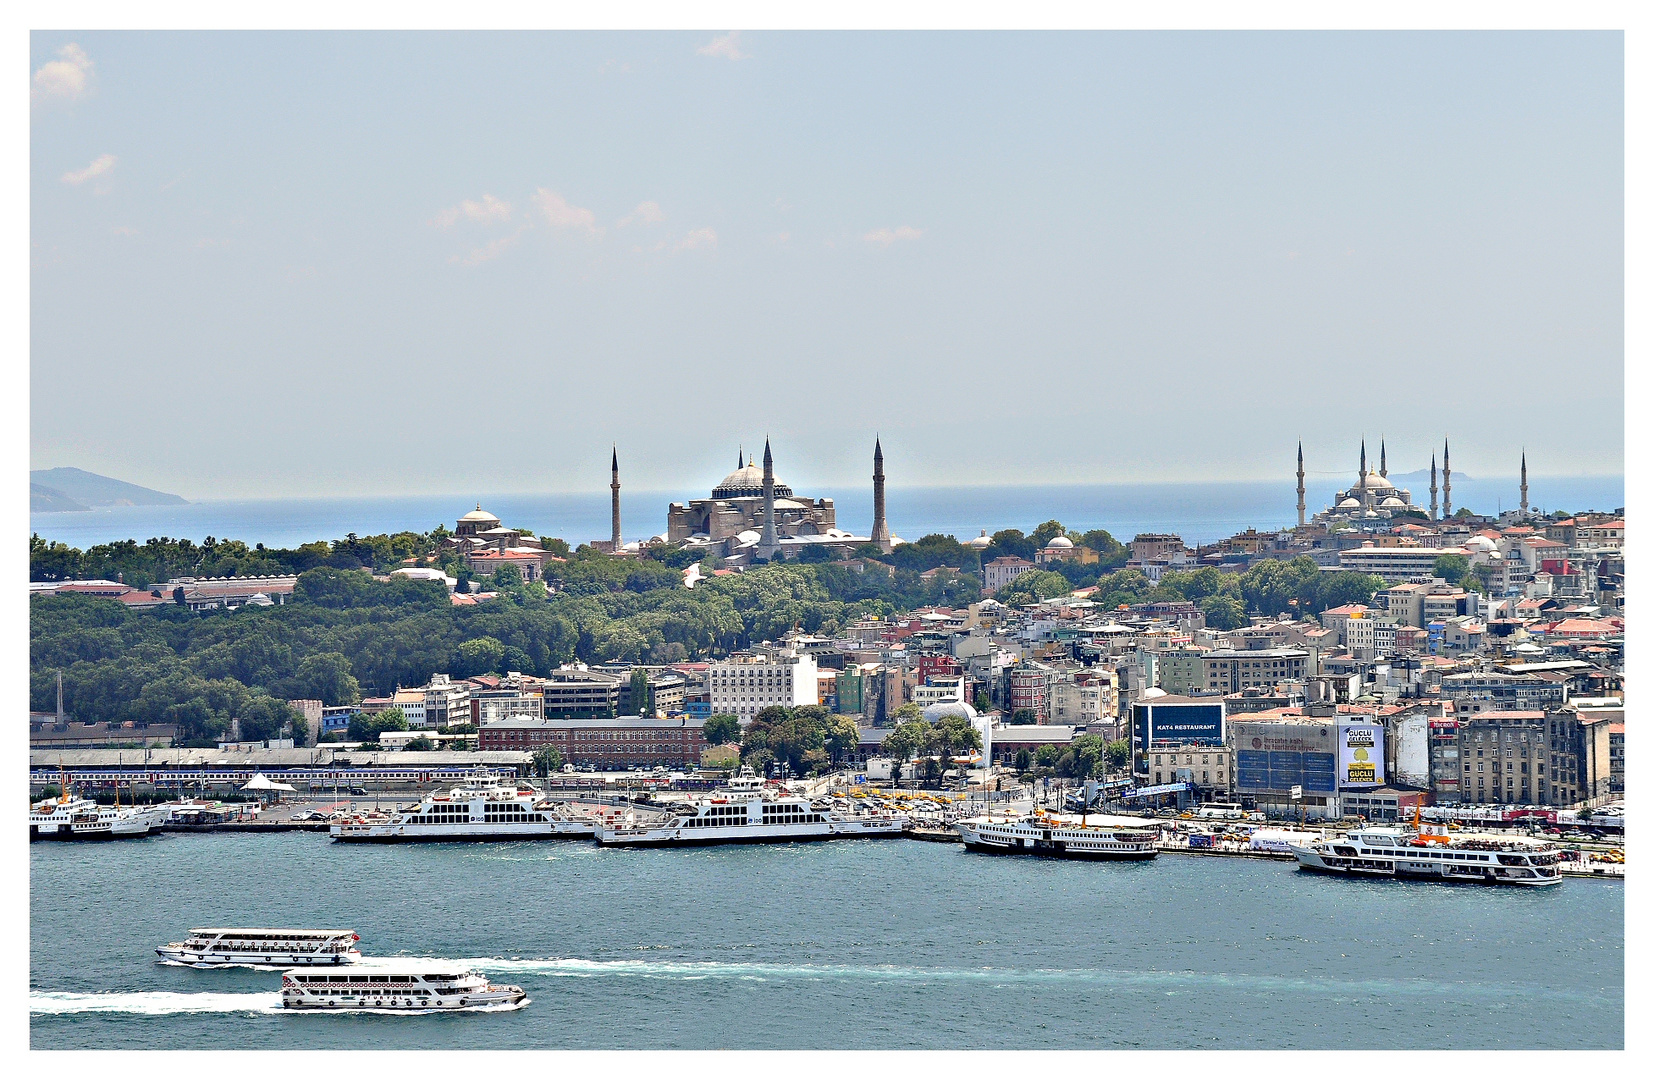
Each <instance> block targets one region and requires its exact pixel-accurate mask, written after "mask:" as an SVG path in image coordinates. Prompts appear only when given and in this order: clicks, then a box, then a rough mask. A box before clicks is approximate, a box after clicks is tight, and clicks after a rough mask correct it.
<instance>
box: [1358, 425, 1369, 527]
mask: <svg viewBox="0 0 1654 1080" xmlns="http://www.w3.org/2000/svg"><path fill="white" fill-rule="evenodd" d="M1356 486H1357V487H1359V488H1360V489H1361V512H1362V513H1363V514H1365V513H1366V512H1367V509H1368V508H1367V440H1366V439H1362V440H1361V471H1360V472H1358V473H1356Z"/></svg>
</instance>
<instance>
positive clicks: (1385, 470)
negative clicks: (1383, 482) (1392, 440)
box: [1378, 435, 1390, 478]
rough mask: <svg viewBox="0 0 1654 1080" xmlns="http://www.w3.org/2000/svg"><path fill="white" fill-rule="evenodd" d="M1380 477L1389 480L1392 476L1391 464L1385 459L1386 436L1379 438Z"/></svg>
mask: <svg viewBox="0 0 1654 1080" xmlns="http://www.w3.org/2000/svg"><path fill="white" fill-rule="evenodd" d="M1378 475H1380V476H1382V477H1385V478H1388V477H1389V475H1390V466H1389V463H1388V462H1386V461H1385V458H1384V436H1382V435H1380V436H1379V437H1378Z"/></svg>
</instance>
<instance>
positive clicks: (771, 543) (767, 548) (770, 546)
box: [758, 439, 780, 557]
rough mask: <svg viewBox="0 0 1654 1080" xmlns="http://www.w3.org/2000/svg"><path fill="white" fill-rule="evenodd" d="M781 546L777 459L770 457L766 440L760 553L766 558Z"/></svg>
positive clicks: (767, 440)
mask: <svg viewBox="0 0 1654 1080" xmlns="http://www.w3.org/2000/svg"><path fill="white" fill-rule="evenodd" d="M779 546H780V544H779V542H778V541H777V540H776V536H775V459H774V458H772V457H770V441H769V439H765V440H764V535H763V536H761V537H759V540H758V551H759V553H760V554H762V555H764V556H766V557H767V556H769V555H771V554H773V553H774V552H775V549H776V548H777V547H779Z"/></svg>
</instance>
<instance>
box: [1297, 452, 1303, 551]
mask: <svg viewBox="0 0 1654 1080" xmlns="http://www.w3.org/2000/svg"><path fill="white" fill-rule="evenodd" d="M1298 527H1299V528H1300V529H1301V528H1303V527H1304V441H1303V440H1302V439H1299V440H1298Z"/></svg>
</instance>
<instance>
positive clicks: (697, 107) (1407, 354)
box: [30, 32, 1624, 498]
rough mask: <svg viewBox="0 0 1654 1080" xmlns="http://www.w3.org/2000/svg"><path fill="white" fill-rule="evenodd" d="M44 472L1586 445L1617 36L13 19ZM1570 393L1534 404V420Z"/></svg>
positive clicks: (1619, 197)
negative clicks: (24, 69) (301, 25)
mask: <svg viewBox="0 0 1654 1080" xmlns="http://www.w3.org/2000/svg"><path fill="white" fill-rule="evenodd" d="M31 53H32V55H31V78H32V83H31V86H32V95H33V103H32V121H33V122H32V146H31V157H32V160H31V174H32V191H31V214H32V230H33V251H32V265H33V271H32V296H31V311H32V328H31V329H32V346H31V347H32V357H31V361H32V368H31V371H32V384H31V402H30V404H31V448H32V460H33V465H34V467H36V468H42V467H49V466H54V465H76V466H80V467H83V468H87V469H91V470H93V471H96V472H102V473H108V474H112V475H115V476H119V477H122V478H124V479H129V480H133V481H136V482H139V483H144V484H148V485H151V486H155V487H160V488H163V489H166V490H171V491H177V492H179V493H181V494H184V495H185V496H187V497H194V498H202V497H212V496H231V495H239V496H251V495H259V494H271V495H278V494H279V495H304V494H330V495H331V494H364V493H382V494H393V493H403V492H415V491H427V492H455V493H463V492H469V491H481V492H491V491H559V490H574V489H582V488H594V487H601V486H602V485H603V484H605V483H606V482H607V466H608V457H609V446H610V444H611V443H618V444H619V446H620V454H621V461H622V467H623V470H624V479H625V480H626V482H627V483H628V484H629V485H633V486H634V487H636V488H639V489H644V488H648V489H681V490H684V491H686V492H695V491H700V490H702V489H705V488H707V487H710V486H711V485H712V484H713V483H715V482H716V481H717V480H718V478H719V477H721V476H722V475H723V473H724V472H726V471H728V469H729V468H730V467H731V465H732V464H733V461H734V457H735V452H736V447H737V444H744V445H746V446H747V447H748V448H749V449H751V448H753V447H754V446H755V445H761V443H762V440H763V437H764V435H765V434H766V433H768V434H769V435H770V436H771V437H772V438H773V439H774V441H775V446H776V453H777V458H778V471H780V472H781V473H782V476H783V478H784V479H785V480H787V481H788V482H789V483H792V484H794V485H795V486H796V487H799V488H800V489H801V490H803V491H806V492H807V490H808V487H809V485H810V484H811V483H843V482H849V481H854V480H856V479H857V478H860V477H863V476H865V474H866V473H867V472H868V471H869V460H868V459H869V456H870V453H871V448H872V443H873V435H874V432H875V430H877V431H878V432H879V433H880V434H881V435H882V436H883V439H884V445H885V449H886V454H887V460H888V471H889V473H890V476H891V482H892V484H934V483H971V482H1008V481H1021V480H1027V481H1031V482H1040V481H1051V482H1058V481H1060V482H1067V483H1075V482H1085V481H1130V480H1161V479H1164V480H1188V479H1228V478H1233V479H1263V478H1269V477H1279V476H1283V475H1284V474H1286V473H1289V472H1290V471H1291V469H1292V457H1293V454H1294V452H1295V449H1296V445H1297V441H1298V439H1300V438H1302V439H1303V440H1304V443H1305V448H1306V453H1307V454H1308V456H1309V467H1310V469H1311V471H1312V472H1319V473H1332V472H1339V473H1351V474H1353V469H1354V459H1355V449H1356V443H1357V440H1358V438H1359V437H1360V435H1361V434H1362V433H1363V432H1364V433H1365V434H1366V435H1367V436H1368V439H1369V445H1370V446H1371V447H1372V448H1374V449H1375V450H1376V446H1377V440H1378V437H1379V435H1380V433H1381V432H1382V433H1384V434H1385V435H1386V436H1387V437H1388V440H1389V447H1390V451H1391V453H1390V464H1391V466H1392V468H1393V469H1395V470H1397V471H1403V472H1405V471H1410V470H1413V469H1417V468H1421V467H1425V466H1427V464H1428V460H1429V454H1430V452H1431V451H1432V449H1435V448H1438V447H1439V446H1440V442H1441V437H1442V435H1443V433H1449V434H1451V436H1452V439H1453V452H1454V453H1453V460H1454V465H1455V466H1456V467H1457V468H1459V469H1460V470H1462V471H1464V472H1466V473H1469V474H1472V475H1475V474H1482V475H1497V474H1509V473H1512V472H1514V471H1515V466H1516V456H1517V454H1518V453H1519V452H1520V449H1521V447H1522V446H1523V445H1525V446H1526V447H1527V451H1528V459H1529V463H1530V467H1531V468H1532V469H1533V470H1534V471H1535V473H1547V474H1563V473H1618V472H1620V471H1622V469H1623V465H1622V460H1623V453H1624V451H1623V446H1624V423H1623V330H1622V324H1623V269H1622V267H1623V238H1622V230H1623V214H1622V206H1623V196H1624V189H1623V181H1622V174H1623V154H1622V135H1623V89H1622V88H1623V62H1622V38H1621V36H1620V35H1619V34H1617V33H1602V34H1588V33H1462V34H1444V33H1434V34H1432V33H1421V34H1398V33H1334V34H1322V33H1307V32H1295V33H1265V32H1242V33H1227V34H1226V33H1164V34H1148V33H1129V32H1128V33H1088V34H1043V33H907V34H900V33H879V34H873V33H816V34H809V33H743V34H739V35H736V36H734V37H730V36H726V35H720V34H714V33H711V32H707V33H629V34H628V33H612V34H597V33H534V34H490V33H411V34H410V33H402V34H393V33H386V34H381V33H357V34H300V33H262V34H252V33H234V34H229V33H219V34H171V33H132V34H119V33H113V34H111V33H76V34H61V33H36V34H34V35H33V37H32V42H31ZM1558 404H1561V405H1563V406H1565V407H1566V409H1567V412H1566V413H1565V414H1564V415H1563V416H1562V417H1561V418H1560V419H1553V418H1551V417H1548V416H1547V415H1546V414H1545V410H1546V409H1548V408H1550V407H1552V406H1554V405H1558Z"/></svg>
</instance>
